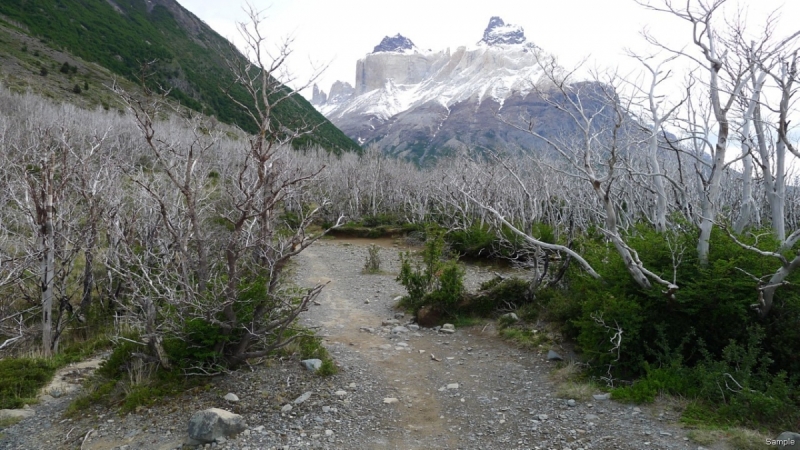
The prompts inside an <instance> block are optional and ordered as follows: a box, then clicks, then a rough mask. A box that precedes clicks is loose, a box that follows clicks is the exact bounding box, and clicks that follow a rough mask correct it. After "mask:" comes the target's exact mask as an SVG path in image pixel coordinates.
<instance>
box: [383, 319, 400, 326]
mask: <svg viewBox="0 0 800 450" xmlns="http://www.w3.org/2000/svg"><path fill="white" fill-rule="evenodd" d="M381 325H382V326H384V327H391V326H394V325H400V321H399V320H397V319H384V320H383V321H382V322H381Z"/></svg>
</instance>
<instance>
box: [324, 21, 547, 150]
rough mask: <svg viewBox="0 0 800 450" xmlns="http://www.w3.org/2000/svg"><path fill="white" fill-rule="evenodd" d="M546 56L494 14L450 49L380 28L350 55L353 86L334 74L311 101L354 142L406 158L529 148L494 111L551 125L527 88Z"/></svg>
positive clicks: (538, 77)
mask: <svg viewBox="0 0 800 450" xmlns="http://www.w3.org/2000/svg"><path fill="white" fill-rule="evenodd" d="M551 58H552V57H551V56H549V55H547V54H546V53H544V51H543V50H542V49H540V48H539V47H537V46H536V45H534V44H533V43H531V42H527V41H526V38H525V34H524V30H523V29H522V27H520V26H516V25H511V24H506V23H505V22H503V20H502V19H500V18H499V17H492V18H491V20H490V21H489V25H488V27H487V28H486V30H485V31H484V33H483V38H482V39H480V40H479V41H478V42H477V44H475V45H473V46H469V47H467V46H463V47H458V48H457V49H456V50H454V51H451V50H450V49H449V48H448V49H446V50H443V51H430V50H428V51H425V50H420V49H418V48H417V47H416V46H415V45H414V43H413V42H412V41H411V40H410V39H408V38H406V37H404V36H402V35H400V34H398V35H396V36H394V37H388V36H387V37H385V38H384V39H383V41H381V43H380V44H379V45H378V46H376V47H375V49H374V50H373V52H372V53H369V54H367V55H366V56H365V57H364V58H363V59H361V60H359V61H358V62H357V64H356V83H355V86H351V85H350V84H349V83H344V82H340V81H337V82H336V83H334V85H333V86H332V87H331V89H330V92H329V93H328V94H325V93H324V92H322V91H320V90H319V89H318V88H317V87H316V86H315V87H314V92H313V96H312V104H314V105H315V106H316V107H317V109H319V111H320V112H322V113H323V114H324V115H325V116H326V117H327V118H328V119H330V120H331V121H332V122H333V123H334V124H335V125H336V126H338V127H339V128H340V129H341V130H342V131H344V132H345V134H347V135H348V136H350V137H351V138H353V139H355V140H356V141H357V142H359V143H360V144H362V145H370V144H372V145H377V146H379V147H380V148H382V149H384V150H385V151H387V152H389V153H392V154H396V155H398V156H403V157H408V158H412V159H418V160H424V159H426V158H427V157H430V156H435V155H437V154H440V153H441V152H442V151H447V150H448V149H450V150H454V149H461V148H475V147H488V148H511V149H530V148H532V147H535V146H538V145H540V144H541V143H540V142H539V141H538V140H537V139H535V138H533V137H532V136H531V135H530V134H529V133H526V132H523V131H519V130H516V129H514V128H512V127H510V126H507V125H505V124H503V123H502V122H501V121H500V120H498V118H497V113H498V111H499V112H501V113H502V114H503V115H504V116H505V115H508V114H511V115H513V116H514V117H518V116H520V115H523V116H531V115H536V116H537V125H536V126H537V130H538V129H539V128H541V129H542V130H544V129H556V128H557V126H556V125H557V123H556V122H559V121H560V120H558V118H556V117H548V115H552V114H555V113H554V112H553V111H551V109H552V108H549V107H548V106H547V105H546V104H545V102H543V100H542V99H541V98H540V97H539V96H538V95H537V94H536V92H537V90H536V89H534V87H535V86H539V87H542V86H545V84H544V79H543V77H542V69H541V65H540V64H539V62H540V61H543V62H546V61H549V60H550V59H551ZM561 119H563V117H562V118H561Z"/></svg>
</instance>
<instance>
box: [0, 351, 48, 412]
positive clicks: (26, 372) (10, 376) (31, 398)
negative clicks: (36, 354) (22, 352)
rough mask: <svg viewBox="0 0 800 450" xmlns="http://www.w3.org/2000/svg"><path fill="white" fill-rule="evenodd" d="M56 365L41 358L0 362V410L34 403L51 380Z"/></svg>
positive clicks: (12, 359)
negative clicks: (40, 391)
mask: <svg viewBox="0 0 800 450" xmlns="http://www.w3.org/2000/svg"><path fill="white" fill-rule="evenodd" d="M57 369H58V365H57V364H56V363H55V361H53V360H49V359H43V358H9V359H3V360H0V409H16V408H22V407H23V406H24V405H25V404H30V403H35V402H36V396H37V395H38V394H39V390H40V389H42V388H43V387H44V386H46V385H47V383H49V382H50V380H51V379H53V375H55V373H56V370H57Z"/></svg>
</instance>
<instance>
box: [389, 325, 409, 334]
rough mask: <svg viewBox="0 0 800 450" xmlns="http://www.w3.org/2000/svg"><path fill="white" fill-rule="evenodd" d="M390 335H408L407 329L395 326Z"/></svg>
mask: <svg viewBox="0 0 800 450" xmlns="http://www.w3.org/2000/svg"><path fill="white" fill-rule="evenodd" d="M392 333H393V334H402V333H408V328H406V327H404V326H396V327H394V328H392Z"/></svg>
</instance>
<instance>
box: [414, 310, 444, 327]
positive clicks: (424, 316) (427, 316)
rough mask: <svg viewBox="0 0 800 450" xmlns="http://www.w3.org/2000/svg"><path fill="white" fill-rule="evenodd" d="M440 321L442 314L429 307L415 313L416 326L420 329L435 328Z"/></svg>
mask: <svg viewBox="0 0 800 450" xmlns="http://www.w3.org/2000/svg"><path fill="white" fill-rule="evenodd" d="M441 320H442V312H441V311H439V310H438V309H436V308H434V307H433V306H431V305H426V306H423V307H422V308H420V309H419V311H417V324H419V326H421V327H426V328H431V327H435V326H436V325H437V324H438V323H439V322H440V321H441Z"/></svg>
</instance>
